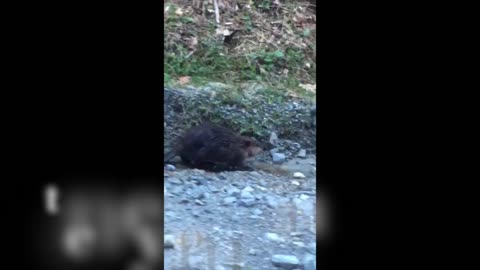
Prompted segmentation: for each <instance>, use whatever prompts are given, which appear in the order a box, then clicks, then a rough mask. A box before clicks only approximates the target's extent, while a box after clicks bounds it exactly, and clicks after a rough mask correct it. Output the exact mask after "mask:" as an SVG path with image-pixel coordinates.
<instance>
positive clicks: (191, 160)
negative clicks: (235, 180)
mask: <svg viewBox="0 0 480 270" xmlns="http://www.w3.org/2000/svg"><path fill="white" fill-rule="evenodd" d="M261 151H263V149H262V147H260V146H259V143H258V142H257V141H256V140H255V139H254V138H251V137H245V136H241V135H238V134H236V133H235V132H233V131H232V130H230V129H227V128H225V127H222V126H219V125H215V124H213V123H210V122H204V123H202V124H200V125H198V126H195V127H193V128H191V129H189V130H188V131H187V132H186V133H185V134H184V135H183V136H181V137H180V138H179V140H178V141H177V142H176V143H175V145H174V147H173V151H170V152H169V153H168V154H167V156H166V157H165V163H166V162H169V161H171V160H172V159H173V158H174V157H176V156H180V158H181V159H182V161H183V163H185V164H186V165H187V166H189V167H192V168H197V169H203V170H207V171H214V172H219V171H230V170H252V168H251V167H250V166H247V165H246V164H245V160H246V159H247V158H250V157H253V156H255V155H257V154H258V153H260V152H261Z"/></svg>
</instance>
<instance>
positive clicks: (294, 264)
mask: <svg viewBox="0 0 480 270" xmlns="http://www.w3.org/2000/svg"><path fill="white" fill-rule="evenodd" d="M272 264H273V265H274V266H276V267H279V268H282V269H290V270H291V269H295V268H299V267H301V264H300V260H299V259H298V258H297V257H296V256H293V255H280V254H277V255H273V256H272Z"/></svg>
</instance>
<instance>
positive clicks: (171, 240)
mask: <svg viewBox="0 0 480 270" xmlns="http://www.w3.org/2000/svg"><path fill="white" fill-rule="evenodd" d="M163 246H164V248H175V237H174V236H173V235H171V234H166V235H164V236H163Z"/></svg>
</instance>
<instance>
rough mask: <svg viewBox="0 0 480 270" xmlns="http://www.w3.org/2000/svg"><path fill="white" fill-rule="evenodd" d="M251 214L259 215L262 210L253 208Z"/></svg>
mask: <svg viewBox="0 0 480 270" xmlns="http://www.w3.org/2000/svg"><path fill="white" fill-rule="evenodd" d="M253 214H254V215H257V216H259V215H261V214H263V212H262V210H260V209H258V208H257V209H254V210H253Z"/></svg>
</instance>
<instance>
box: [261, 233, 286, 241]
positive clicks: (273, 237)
mask: <svg viewBox="0 0 480 270" xmlns="http://www.w3.org/2000/svg"><path fill="white" fill-rule="evenodd" d="M265 238H267V239H268V240H270V241H273V242H285V239H283V238H282V237H280V236H278V234H276V233H266V234H265Z"/></svg>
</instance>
